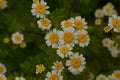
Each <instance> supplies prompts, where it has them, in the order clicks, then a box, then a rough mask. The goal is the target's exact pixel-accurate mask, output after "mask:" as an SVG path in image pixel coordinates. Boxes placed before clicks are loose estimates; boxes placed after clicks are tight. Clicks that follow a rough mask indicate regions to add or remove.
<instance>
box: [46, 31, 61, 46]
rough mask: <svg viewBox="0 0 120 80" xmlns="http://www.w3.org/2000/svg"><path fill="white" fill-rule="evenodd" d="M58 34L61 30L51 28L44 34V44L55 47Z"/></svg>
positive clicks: (58, 37)
mask: <svg viewBox="0 0 120 80" xmlns="http://www.w3.org/2000/svg"><path fill="white" fill-rule="evenodd" d="M60 36H61V31H59V30H56V29H53V30H52V31H50V32H49V33H47V34H46V36H45V39H46V44H47V45H48V46H52V48H57V47H58V45H59V41H60Z"/></svg>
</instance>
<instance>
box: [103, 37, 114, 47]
mask: <svg viewBox="0 0 120 80" xmlns="http://www.w3.org/2000/svg"><path fill="white" fill-rule="evenodd" d="M111 41H112V40H111V39H110V38H104V39H103V40H102V44H103V46H104V47H109V44H110V43H111Z"/></svg>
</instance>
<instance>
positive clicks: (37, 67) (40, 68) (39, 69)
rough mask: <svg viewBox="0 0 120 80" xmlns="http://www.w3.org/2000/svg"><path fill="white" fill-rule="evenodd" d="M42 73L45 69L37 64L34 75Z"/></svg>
mask: <svg viewBox="0 0 120 80" xmlns="http://www.w3.org/2000/svg"><path fill="white" fill-rule="evenodd" d="M43 71H45V67H44V65H43V64H39V65H37V66H36V74H38V73H42V72H43Z"/></svg>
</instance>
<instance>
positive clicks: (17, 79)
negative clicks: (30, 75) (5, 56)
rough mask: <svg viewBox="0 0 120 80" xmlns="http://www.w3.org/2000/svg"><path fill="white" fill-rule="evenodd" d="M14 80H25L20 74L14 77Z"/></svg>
mask: <svg viewBox="0 0 120 80" xmlns="http://www.w3.org/2000/svg"><path fill="white" fill-rule="evenodd" d="M15 80H25V78H24V77H22V76H20V77H16V78H15Z"/></svg>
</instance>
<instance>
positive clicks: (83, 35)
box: [78, 34, 87, 43]
mask: <svg viewBox="0 0 120 80" xmlns="http://www.w3.org/2000/svg"><path fill="white" fill-rule="evenodd" d="M78 41H79V42H82V43H84V42H86V41H87V35H86V34H80V35H79V36H78Z"/></svg>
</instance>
